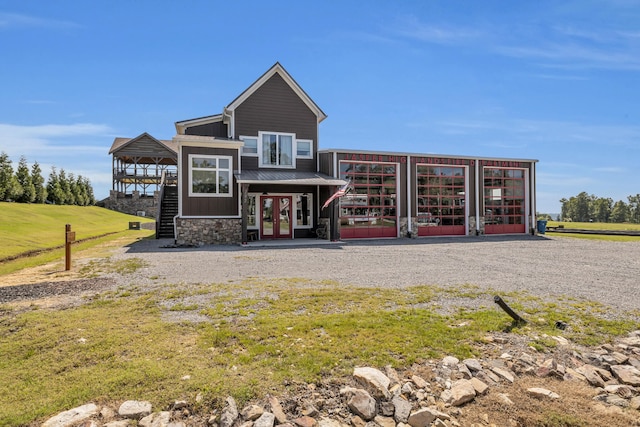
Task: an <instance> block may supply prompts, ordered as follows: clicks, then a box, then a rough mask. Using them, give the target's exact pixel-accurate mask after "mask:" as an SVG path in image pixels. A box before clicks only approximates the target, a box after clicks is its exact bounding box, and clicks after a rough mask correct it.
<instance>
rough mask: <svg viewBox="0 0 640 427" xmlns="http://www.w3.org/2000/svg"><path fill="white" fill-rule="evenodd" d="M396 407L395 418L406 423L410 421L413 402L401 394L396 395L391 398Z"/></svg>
mask: <svg viewBox="0 0 640 427" xmlns="http://www.w3.org/2000/svg"><path fill="white" fill-rule="evenodd" d="M391 403H393V406H394V408H395V412H394V414H393V419H394V420H396V422H398V423H406V422H408V421H409V415H410V414H411V403H409V402H407V400H406V399H403V398H402V397H400V396H396V397H394V398H393V399H392V400H391Z"/></svg>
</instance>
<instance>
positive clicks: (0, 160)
mask: <svg viewBox="0 0 640 427" xmlns="http://www.w3.org/2000/svg"><path fill="white" fill-rule="evenodd" d="M11 163H12V162H11V159H10V158H9V155H8V154H7V153H5V152H4V151H3V152H1V153H0V201H1V202H4V201H13V200H15V199H16V197H18V196H20V194H22V187H20V185H19V184H18V180H17V179H16V177H15V175H14V174H13V166H11Z"/></svg>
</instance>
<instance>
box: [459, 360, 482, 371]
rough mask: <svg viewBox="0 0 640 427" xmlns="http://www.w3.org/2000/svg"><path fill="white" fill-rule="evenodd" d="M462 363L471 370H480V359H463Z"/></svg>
mask: <svg viewBox="0 0 640 427" xmlns="http://www.w3.org/2000/svg"><path fill="white" fill-rule="evenodd" d="M462 363H464V364H465V366H466V367H467V368H469V370H471V371H473V372H478V371H481V370H482V365H481V364H480V361H479V360H478V359H464V360H463V361H462Z"/></svg>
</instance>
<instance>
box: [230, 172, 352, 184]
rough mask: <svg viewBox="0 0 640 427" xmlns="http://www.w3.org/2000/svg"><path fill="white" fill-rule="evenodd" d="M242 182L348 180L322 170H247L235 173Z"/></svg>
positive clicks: (334, 181) (303, 182) (339, 182)
mask: <svg viewBox="0 0 640 427" xmlns="http://www.w3.org/2000/svg"><path fill="white" fill-rule="evenodd" d="M233 175H234V176H235V178H236V180H237V181H238V183H240V184H288V185H335V186H342V185H345V184H346V183H347V181H345V180H342V179H338V178H333V177H331V176H329V175H325V174H323V173H320V172H294V171H291V172H289V171H280V170H278V171H268V170H246V171H242V172H235V173H234V174H233Z"/></svg>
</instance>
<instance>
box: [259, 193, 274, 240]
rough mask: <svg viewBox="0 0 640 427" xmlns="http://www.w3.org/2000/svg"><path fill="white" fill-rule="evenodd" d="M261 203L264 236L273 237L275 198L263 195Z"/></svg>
mask: <svg viewBox="0 0 640 427" xmlns="http://www.w3.org/2000/svg"><path fill="white" fill-rule="evenodd" d="M260 204H261V205H262V209H261V210H262V227H261V229H262V237H266V238H272V237H273V198H272V197H261V198H260Z"/></svg>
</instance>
